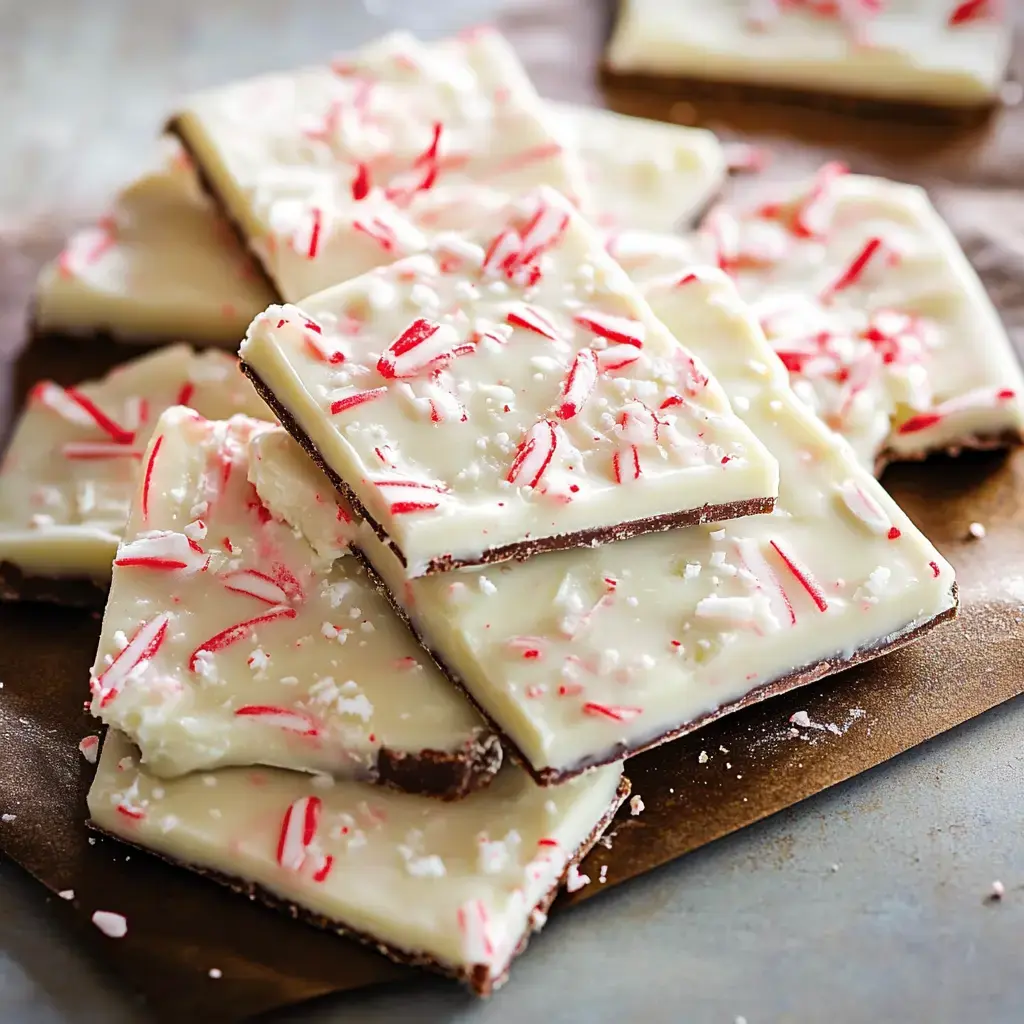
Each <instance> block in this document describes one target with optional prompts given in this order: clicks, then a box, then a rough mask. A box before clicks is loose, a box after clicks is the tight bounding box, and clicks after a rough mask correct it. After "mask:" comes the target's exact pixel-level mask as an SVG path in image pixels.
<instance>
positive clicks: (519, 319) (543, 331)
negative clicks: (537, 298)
mask: <svg viewBox="0 0 1024 1024" xmlns="http://www.w3.org/2000/svg"><path fill="white" fill-rule="evenodd" d="M505 319H506V320H507V321H508V322H509V323H510V324H512V326H513V327H522V328H523V329H524V330H527V331H533V333H534V334H539V335H540V336H541V337H542V338H548V339H550V340H551V341H557V340H558V331H557V330H556V329H555V325H554V324H553V323H552V322H551V321H550V320H549V319H548V318H547V317H546V316H545V315H544V314H543V313H541V311H540V310H539V309H535V308H534V307H533V306H527V305H526V304H525V303H519V304H517V305H516V306H515V308H514V309H510V310H509V312H508V314H507V315H506V316H505Z"/></svg>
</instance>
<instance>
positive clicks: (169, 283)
mask: <svg viewBox="0 0 1024 1024" xmlns="http://www.w3.org/2000/svg"><path fill="white" fill-rule="evenodd" d="M272 301H273V296H272V295H271V294H270V293H269V289H268V288H267V286H266V284H265V282H264V279H263V276H262V273H261V272H260V271H259V270H258V269H257V268H256V266H255V265H254V264H253V262H252V260H251V259H250V258H249V256H248V255H247V254H246V253H245V251H244V250H243V249H242V248H241V246H240V245H239V244H238V242H237V240H236V239H235V237H234V234H233V233H232V230H231V228H230V227H229V226H228V225H227V224H226V223H225V222H224V221H223V220H222V219H220V218H219V217H218V216H217V215H216V213H215V212H214V209H213V205H212V204H211V202H210V200H209V199H208V198H207V197H206V196H205V195H204V194H203V193H202V191H201V189H200V187H199V184H198V183H197V181H196V179H195V175H194V174H193V172H192V170H191V169H190V168H189V166H188V161H187V158H186V157H185V155H184V154H183V153H182V152H181V151H180V149H179V148H178V147H177V145H176V144H173V145H169V146H168V151H166V152H165V153H164V155H163V159H162V160H161V162H160V165H159V166H157V167H155V168H154V169H153V170H151V171H150V172H149V173H147V174H145V175H144V176H143V177H141V178H139V179H138V180H137V181H135V182H133V183H132V184H131V185H130V186H129V187H128V188H126V189H125V190H124V191H123V192H121V193H120V194H119V195H118V196H117V197H116V198H115V200H114V204H113V208H112V209H111V212H110V214H109V215H108V216H106V217H104V218H103V219H102V220H101V221H100V222H99V223H98V224H97V225H96V226H95V227H91V228H87V229H85V230H83V231H80V232H78V233H76V234H75V235H73V236H72V237H71V239H70V240H69V241H68V243H67V245H66V246H65V248H64V251H63V252H62V253H61V254H60V256H58V257H57V259H55V260H54V261H53V262H52V263H50V264H48V265H47V266H46V267H44V268H43V270H42V272H41V273H40V275H39V282H38V284H37V287H36V298H35V309H34V317H35V321H34V322H35V327H36V329H37V330H39V331H43V332H45V331H63V332H67V333H70V334H83V335H86V334H96V333H100V332H109V333H110V334H111V335H113V336H114V337H115V338H117V339H118V340H122V341H132V342H140V343H153V342H157V341H167V340H170V339H184V340H186V341H196V342H202V343H204V344H210V345H223V346H225V347H228V348H232V349H233V348H235V347H237V345H238V342H239V341H240V340H241V338H242V336H243V335H244V334H245V328H246V326H247V325H248V323H249V321H250V320H251V319H252V318H253V317H254V316H255V315H256V314H257V313H258V312H259V311H260V310H261V309H264V308H265V307H266V305H267V303H269V302H272Z"/></svg>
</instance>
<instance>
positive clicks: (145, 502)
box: [142, 434, 164, 519]
mask: <svg viewBox="0 0 1024 1024" xmlns="http://www.w3.org/2000/svg"><path fill="white" fill-rule="evenodd" d="M163 443H164V435H163V434H161V435H160V436H159V437H158V438H157V439H156V440H155V441H154V442H153V447H152V448H151V449H150V452H149V459H148V460H147V462H146V472H145V473H144V475H143V478H142V518H143V519H148V518H149V489H150V487H151V486H152V483H153V466H154V465H155V464H156V457H157V455H159V454H160V446H161V445H162V444H163Z"/></svg>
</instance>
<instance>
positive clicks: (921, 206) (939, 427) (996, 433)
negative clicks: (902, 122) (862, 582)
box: [679, 164, 1024, 472]
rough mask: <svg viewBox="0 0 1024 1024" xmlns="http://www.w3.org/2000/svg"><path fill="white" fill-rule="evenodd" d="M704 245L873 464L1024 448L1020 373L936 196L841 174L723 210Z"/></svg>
mask: <svg viewBox="0 0 1024 1024" xmlns="http://www.w3.org/2000/svg"><path fill="white" fill-rule="evenodd" d="M694 241H695V243H696V246H697V248H698V249H700V250H701V251H702V253H703V255H704V256H705V257H708V258H710V259H712V260H714V261H715V262H717V263H718V265H719V266H720V267H722V268H724V269H725V270H726V271H727V272H728V273H730V274H731V275H732V276H733V278H734V279H735V281H736V284H737V286H738V288H739V290H740V293H741V294H742V295H743V296H744V298H746V299H747V300H748V301H749V302H750V303H751V304H752V306H753V309H754V312H755V314H756V315H757V317H758V319H759V320H760V322H761V325H762V327H763V328H764V330H765V332H766V333H767V336H768V340H769V342H770V343H771V345H772V347H773V348H774V349H775V351H776V353H777V354H778V355H779V357H780V358H781V359H782V361H783V362H784V363H785V365H786V367H787V369H788V370H789V372H790V379H791V382H792V385H793V388H794V390H795V391H796V392H797V394H798V395H799V396H800V397H801V398H802V399H803V400H804V401H805V402H807V403H808V405H810V407H811V408H812V409H814V410H815V412H817V413H818V415H819V416H821V418H822V419H823V420H824V421H825V422H826V423H827V424H828V425H829V426H830V427H832V428H833V429H834V430H836V431H838V432H839V433H841V434H842V435H843V436H844V437H846V439H847V440H848V441H849V442H850V443H851V444H852V445H853V447H854V449H855V450H856V451H857V454H858V455H859V456H860V458H861V460H862V461H863V462H864V464H865V465H867V466H869V467H870V466H874V467H875V468H876V469H877V470H878V471H879V472H880V471H881V470H882V469H883V468H884V466H885V465H886V464H887V463H889V462H893V461H900V460H905V459H919V458H923V457H924V456H925V455H927V454H928V453H929V452H934V451H950V452H954V453H955V452H957V451H959V450H960V449H963V448H994V447H1005V446H1007V445H1011V444H1017V443H1019V442H1020V440H1021V437H1022V434H1024V375H1022V373H1021V368H1020V364H1019V363H1018V361H1017V358H1016V356H1015V355H1014V352H1013V349H1012V346H1011V344H1010V341H1009V338H1008V337H1007V334H1006V330H1005V328H1004V327H1003V325H1002V323H1001V322H1000V320H999V315H998V314H997V313H996V311H995V308H994V307H993V305H992V303H991V301H990V300H989V298H988V296H987V295H986V293H985V290H984V287H983V286H982V284H981V282H980V281H979V280H978V276H977V274H976V273H975V271H974V269H973V268H972V267H971V265H970V264H969V263H968V261H967V259H966V257H965V256H964V254H963V252H962V250H961V249H960V246H959V245H958V244H957V241H956V239H955V238H954V237H953V235H952V233H951V232H950V230H949V228H948V227H947V226H946V224H945V223H944V222H943V220H942V219H941V217H940V216H939V215H938V213H937V212H936V210H935V208H934V207H933V206H932V205H931V203H930V201H929V200H928V197H927V195H926V194H925V192H924V191H923V190H922V189H920V188H917V187H915V186H912V185H903V184H899V183H896V182H892V181H886V180H884V179H882V178H873V177H866V176H862V175H854V174H848V173H846V172H845V168H844V167H843V166H842V165H839V164H828V165H826V166H824V167H823V168H822V169H821V170H820V171H819V172H818V174H817V175H816V176H815V178H814V179H813V180H812V181H810V182H808V183H802V184H800V185H799V186H797V187H796V188H794V189H791V190H786V191H784V192H781V193H780V192H774V191H773V192H770V193H766V194H764V195H763V196H761V197H760V198H759V199H757V200H755V201H753V202H751V203H750V204H749V205H742V206H740V205H735V206H732V205H730V206H724V207H720V208H718V209H716V210H713V211H712V212H711V213H709V215H708V217H707V218H706V220H705V222H704V224H703V226H702V229H701V231H700V232H699V234H698V235H697V236H696V238H695V240H694ZM679 273H680V274H681V275H682V276H685V274H686V270H685V269H684V270H681V271H679Z"/></svg>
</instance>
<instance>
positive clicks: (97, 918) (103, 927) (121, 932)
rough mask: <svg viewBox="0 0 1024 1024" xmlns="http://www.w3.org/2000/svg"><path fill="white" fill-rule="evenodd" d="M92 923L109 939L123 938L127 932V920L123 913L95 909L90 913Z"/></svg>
mask: <svg viewBox="0 0 1024 1024" xmlns="http://www.w3.org/2000/svg"><path fill="white" fill-rule="evenodd" d="M92 923H93V924H94V925H96V927H97V928H99V930H100V931H101V932H103V934H104V935H106V936H107V937H108V938H110V939H123V938H124V937H125V935H127V934H128V920H127V919H126V918H125V916H124V914H116V913H114V911H112V910H97V911H96V912H95V913H94V914H93V915H92Z"/></svg>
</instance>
